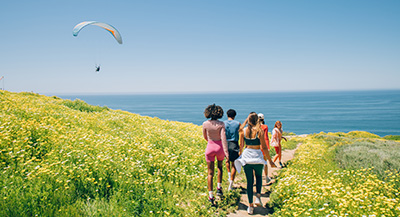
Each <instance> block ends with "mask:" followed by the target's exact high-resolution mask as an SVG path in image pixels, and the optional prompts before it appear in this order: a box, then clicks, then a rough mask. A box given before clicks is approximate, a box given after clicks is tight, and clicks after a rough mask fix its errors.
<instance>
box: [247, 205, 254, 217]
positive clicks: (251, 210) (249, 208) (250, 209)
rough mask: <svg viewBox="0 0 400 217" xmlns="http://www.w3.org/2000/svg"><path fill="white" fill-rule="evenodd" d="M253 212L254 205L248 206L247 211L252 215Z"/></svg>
mask: <svg viewBox="0 0 400 217" xmlns="http://www.w3.org/2000/svg"><path fill="white" fill-rule="evenodd" d="M253 212H254V207H251V206H249V207H247V213H248V214H250V215H252V214H253Z"/></svg>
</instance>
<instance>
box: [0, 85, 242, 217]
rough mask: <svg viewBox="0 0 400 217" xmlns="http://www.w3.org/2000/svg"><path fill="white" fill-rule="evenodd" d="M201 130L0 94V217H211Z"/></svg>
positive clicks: (232, 201)
mask: <svg viewBox="0 0 400 217" xmlns="http://www.w3.org/2000/svg"><path fill="white" fill-rule="evenodd" d="M205 147H206V142H205V141H204V139H203V137H202V130H201V127H200V126H197V125H193V124H188V123H180V122H173V121H164V120H160V119H158V118H150V117H143V116H139V115H136V114H132V113H129V112H124V111H119V110H111V109H108V108H107V107H99V106H92V105H88V104H86V103H85V102H83V101H81V100H74V101H70V100H62V99H60V98H58V97H47V96H42V95H38V94H34V93H12V92H7V91H0V168H1V171H0V172H1V173H0V187H1V190H0V216H169V215H171V216H200V215H201V216H211V215H216V213H217V214H218V215H224V213H225V212H226V210H227V209H229V208H232V207H233V206H235V205H236V200H237V198H238V197H239V195H238V193H236V192H231V193H229V194H227V196H226V198H225V200H223V201H221V202H220V204H219V208H218V209H217V210H215V208H212V209H210V208H209V207H208V206H206V205H208V203H207V196H206V192H207V188H206V176H207V170H206V163H205V160H204V150H205Z"/></svg>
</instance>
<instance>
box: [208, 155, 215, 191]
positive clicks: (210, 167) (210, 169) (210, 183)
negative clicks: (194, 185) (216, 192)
mask: <svg viewBox="0 0 400 217" xmlns="http://www.w3.org/2000/svg"><path fill="white" fill-rule="evenodd" d="M207 168H208V177H207V184H208V191H212V190H213V178H214V162H207Z"/></svg>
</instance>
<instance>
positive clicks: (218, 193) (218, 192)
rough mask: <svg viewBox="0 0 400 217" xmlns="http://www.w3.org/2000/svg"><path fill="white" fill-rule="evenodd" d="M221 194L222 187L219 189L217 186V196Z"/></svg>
mask: <svg viewBox="0 0 400 217" xmlns="http://www.w3.org/2000/svg"><path fill="white" fill-rule="evenodd" d="M222 195H224V194H223V193H222V189H221V188H218V189H217V196H222Z"/></svg>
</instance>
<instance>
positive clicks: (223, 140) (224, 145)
mask: <svg viewBox="0 0 400 217" xmlns="http://www.w3.org/2000/svg"><path fill="white" fill-rule="evenodd" d="M220 133H221V141H222V148H223V149H224V152H225V157H226V158H227V159H229V152H228V142H227V141H226V133H225V124H223V125H222V128H221V132H220Z"/></svg>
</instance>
